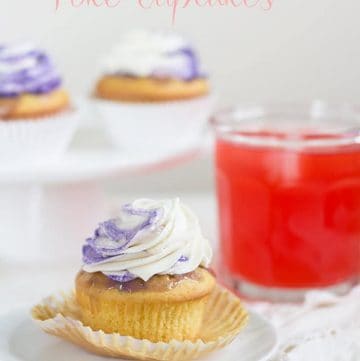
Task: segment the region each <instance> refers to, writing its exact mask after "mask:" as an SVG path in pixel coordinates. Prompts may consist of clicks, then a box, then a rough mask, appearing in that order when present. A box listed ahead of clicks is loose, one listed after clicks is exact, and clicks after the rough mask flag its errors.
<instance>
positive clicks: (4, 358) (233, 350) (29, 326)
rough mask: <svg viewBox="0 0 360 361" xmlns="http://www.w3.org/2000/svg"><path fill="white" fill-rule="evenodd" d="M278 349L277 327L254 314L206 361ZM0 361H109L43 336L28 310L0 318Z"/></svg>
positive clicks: (251, 360) (242, 360) (261, 358)
mask: <svg viewBox="0 0 360 361" xmlns="http://www.w3.org/2000/svg"><path fill="white" fill-rule="evenodd" d="M276 346H277V336H276V331H275V329H274V327H273V326H272V325H271V324H270V323H269V322H268V321H266V320H265V319H264V318H262V317H261V316H260V315H258V314H257V313H255V312H250V321H249V324H248V325H247V327H246V328H245V330H243V331H242V332H241V333H240V335H239V336H238V337H237V338H236V339H235V340H234V341H233V343H232V344H230V345H229V346H227V347H226V348H224V349H222V350H220V351H216V352H214V353H213V354H210V355H209V356H207V357H206V358H203V359H202V360H203V361H218V360H221V361H265V360H267V359H268V358H269V357H270V356H271V355H272V354H273V353H274V352H275V349H276ZM0 360H1V361H64V360H66V361H85V360H86V361H107V360H109V359H108V358H104V357H99V356H95V355H92V354H89V353H88V352H86V351H84V350H82V349H81V348H79V347H77V346H74V345H72V344H70V343H67V342H66V341H63V340H61V339H59V338H56V337H54V336H50V335H47V334H45V333H43V331H41V330H40V329H39V328H38V327H37V326H36V325H35V324H34V323H33V322H32V320H31V319H30V315H29V310H28V309H20V310H16V311H12V312H10V313H8V314H5V315H2V316H0Z"/></svg>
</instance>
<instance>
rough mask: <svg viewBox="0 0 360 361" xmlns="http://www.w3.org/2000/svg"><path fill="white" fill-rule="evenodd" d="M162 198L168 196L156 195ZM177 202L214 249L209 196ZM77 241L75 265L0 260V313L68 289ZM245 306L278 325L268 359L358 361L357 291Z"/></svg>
mask: <svg viewBox="0 0 360 361" xmlns="http://www.w3.org/2000/svg"><path fill="white" fill-rule="evenodd" d="M165 196H169V195H159V196H157V197H159V198H160V197H165ZM154 197H155V195H154ZM125 198H126V199H131V196H130V195H126V197H125ZM182 199H183V201H184V202H186V203H187V204H188V205H190V206H191V207H192V208H193V209H194V211H195V212H196V213H197V214H198V215H199V218H200V222H201V224H202V227H203V230H204V233H205V235H206V236H207V237H208V238H209V239H210V240H211V241H212V242H213V243H214V246H215V249H216V234H217V230H216V202H215V199H214V197H213V196H212V195H209V194H184V195H182ZM81 242H82V240H79V261H78V262H74V261H69V262H59V264H57V265H54V264H52V265H51V264H47V265H44V264H42V263H39V262H30V261H29V263H28V264H24V263H22V264H19V263H17V264H16V263H12V262H9V261H8V260H4V259H1V258H0V290H1V295H0V315H3V314H7V313H9V312H11V311H13V310H16V309H20V308H24V307H28V308H29V309H30V308H31V306H32V305H34V304H35V303H37V302H38V301H39V300H41V299H42V298H43V297H45V296H47V295H49V294H51V293H54V292H56V291H58V290H61V289H64V290H67V289H69V288H71V287H72V284H73V279H74V276H75V274H76V272H77V271H78V268H79V266H80V246H81ZM19 251H21V250H19ZM215 252H216V251H215ZM74 259H76V256H75V255H74ZM248 306H249V307H252V308H254V309H256V310H257V311H259V312H260V313H262V314H263V315H265V316H266V317H267V318H268V319H270V320H271V321H272V322H273V323H274V324H275V325H276V326H277V327H278V331H279V334H280V340H281V345H280V350H279V354H278V355H277V356H276V358H275V359H274V360H276V361H278V360H281V361H298V360H299V361H300V360H301V361H322V360H324V361H325V360H326V361H332V360H334V361H359V360H360V289H359V288H358V289H354V290H353V292H352V293H351V294H350V295H348V296H345V297H343V298H338V297H335V296H333V295H331V294H324V293H312V294H309V295H308V298H307V301H306V303H305V304H303V305H270V304H266V303H256V304H249V305H248ZM285 350H286V352H285ZM254 361H256V360H254Z"/></svg>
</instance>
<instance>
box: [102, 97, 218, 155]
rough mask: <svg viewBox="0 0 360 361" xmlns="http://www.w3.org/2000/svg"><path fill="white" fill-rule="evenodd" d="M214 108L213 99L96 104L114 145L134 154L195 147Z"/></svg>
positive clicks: (103, 102) (106, 102)
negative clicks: (154, 150) (189, 146)
mask: <svg viewBox="0 0 360 361" xmlns="http://www.w3.org/2000/svg"><path fill="white" fill-rule="evenodd" d="M213 104H214V97H213V96H205V97H201V98H196V99H192V100H180V101H169V102H159V103H158V102H157V103H125V102H115V101H107V100H95V106H96V108H97V111H98V113H99V115H100V117H101V118H102V119H103V121H104V122H105V126H106V132H107V135H108V138H109V140H110V141H111V143H112V144H113V145H114V146H115V147H119V148H123V149H129V150H131V151H135V152H136V151H141V152H142V151H144V150H146V151H151V150H152V149H153V148H155V149H159V148H161V149H173V148H174V147H183V146H186V145H188V144H195V142H198V141H199V139H200V136H201V135H202V133H203V131H204V129H205V126H206V124H207V121H208V119H209V116H210V114H211V112H212V110H213ZM154 143H155V144H156V146H155V147H154Z"/></svg>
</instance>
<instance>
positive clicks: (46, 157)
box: [0, 109, 81, 167]
mask: <svg viewBox="0 0 360 361" xmlns="http://www.w3.org/2000/svg"><path fill="white" fill-rule="evenodd" d="M80 117H81V112H80V110H78V109H72V110H69V111H63V112H60V113H59V114H54V115H51V116H50V115H49V116H43V117H38V118H33V119H30V118H29V119H17V120H9V121H1V122H0V160H1V161H2V163H3V164H5V165H6V166H9V167H11V166H18V165H22V166H23V165H25V166H26V165H27V166H32V165H43V164H47V163H50V162H52V161H56V160H58V159H59V158H60V157H61V156H62V155H63V154H64V153H65V151H66V149H67V147H68V145H69V144H70V141H71V139H72V137H73V135H74V133H75V131H76V129H77V127H78V125H79V120H80Z"/></svg>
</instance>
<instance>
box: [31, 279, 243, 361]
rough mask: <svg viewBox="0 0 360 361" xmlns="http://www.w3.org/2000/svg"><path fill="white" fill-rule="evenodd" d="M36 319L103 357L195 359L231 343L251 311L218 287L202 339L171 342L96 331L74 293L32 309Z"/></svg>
mask: <svg viewBox="0 0 360 361" xmlns="http://www.w3.org/2000/svg"><path fill="white" fill-rule="evenodd" d="M32 317H33V319H34V321H35V322H36V323H37V324H38V325H39V326H40V327H41V328H42V329H43V330H44V331H45V332H47V333H49V334H52V335H55V336H58V337H61V338H63V339H65V340H67V341H70V342H72V343H74V344H76V345H78V346H80V347H82V348H84V349H86V350H88V351H90V352H93V353H96V354H98V355H102V356H110V357H119V358H132V359H137V360H164V361H167V360H168V361H177V360H179V361H180V360H181V361H184V360H193V359H197V358H199V357H202V356H204V355H206V354H208V353H209V352H212V351H214V350H217V349H220V348H222V347H224V346H226V345H228V344H229V343H230V342H231V341H233V339H234V338H235V337H236V336H237V335H238V333H239V332H240V331H241V330H242V329H243V328H244V327H245V326H246V324H247V322H248V314H247V312H246V311H245V309H244V308H243V306H242V304H241V302H240V300H239V299H238V298H237V297H236V296H235V295H233V294H232V293H230V292H229V291H227V290H226V289H224V288H221V287H220V286H218V287H217V288H216V289H215V291H214V292H213V293H212V295H211V297H210V299H209V301H208V303H207V310H206V317H205V319H204V321H203V325H202V329H201V332H200V335H199V339H198V340H197V341H195V342H191V341H183V342H181V341H176V340H172V341H170V342H168V343H164V342H157V343H154V342H150V341H149V340H139V339H135V338H133V337H130V336H121V335H119V334H115V333H114V334H106V333H104V332H103V331H93V330H92V329H91V328H90V327H86V326H84V325H83V324H82V322H81V317H80V312H79V309H78V306H77V304H76V302H75V298H74V294H73V293H72V292H71V293H68V294H60V295H54V296H50V297H48V298H46V299H45V300H43V301H42V302H41V303H40V304H38V305H36V306H35V307H34V308H33V309H32Z"/></svg>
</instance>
